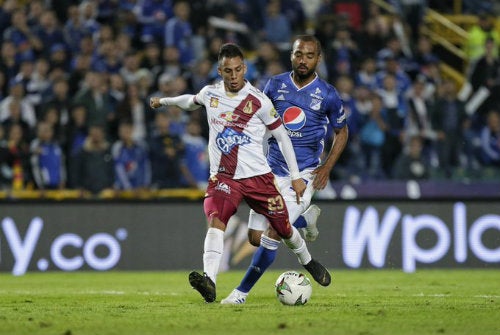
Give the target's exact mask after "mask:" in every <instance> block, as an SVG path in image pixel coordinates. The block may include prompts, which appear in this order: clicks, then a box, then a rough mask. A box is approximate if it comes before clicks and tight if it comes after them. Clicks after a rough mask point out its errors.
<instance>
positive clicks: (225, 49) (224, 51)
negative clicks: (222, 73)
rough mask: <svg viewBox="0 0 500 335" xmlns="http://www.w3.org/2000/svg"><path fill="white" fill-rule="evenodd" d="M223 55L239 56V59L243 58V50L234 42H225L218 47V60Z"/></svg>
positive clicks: (229, 56)
mask: <svg viewBox="0 0 500 335" xmlns="http://www.w3.org/2000/svg"><path fill="white" fill-rule="evenodd" d="M224 57H226V58H235V57H240V58H241V59H244V56H243V51H241V48H240V47H239V46H237V45H236V44H234V43H225V44H223V45H222V46H221V47H220V50H219V57H218V61H219V62H220V61H221V60H222V58H224Z"/></svg>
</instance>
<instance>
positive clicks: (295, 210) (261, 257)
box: [221, 35, 348, 304]
mask: <svg viewBox="0 0 500 335" xmlns="http://www.w3.org/2000/svg"><path fill="white" fill-rule="evenodd" d="M320 59H321V44H320V42H319V41H318V40H317V39H316V38H315V37H314V36H311V35H301V36H298V37H297V38H296V39H295V41H294V43H293V49H292V52H291V63H292V71H291V72H286V73H282V74H279V75H277V76H274V77H272V78H271V79H270V80H269V81H268V82H267V84H266V86H265V88H264V93H265V94H266V95H267V96H268V97H269V98H270V99H271V101H272V102H273V104H274V106H275V108H276V110H277V112H278V113H279V115H280V116H281V118H282V120H283V123H284V125H285V127H286V128H287V132H288V136H289V137H290V139H291V141H292V144H293V148H294V150H295V155H296V157H297V163H298V167H299V170H300V174H301V177H302V178H303V179H304V181H305V182H306V184H307V188H306V191H305V192H304V195H303V197H302V198H301V201H300V204H297V202H296V197H295V193H294V192H293V189H292V188H291V184H290V177H289V171H288V170H287V165H286V162H285V159H284V158H283V155H282V154H281V152H280V150H279V146H278V143H277V142H276V140H275V139H274V138H272V137H271V138H270V140H269V151H268V162H269V165H270V166H271V169H272V172H273V173H274V175H275V176H276V178H277V181H278V185H279V187H280V190H281V194H282V196H283V197H284V199H285V202H286V205H287V208H288V212H289V216H290V222H294V226H295V227H296V228H303V229H304V230H305V237H306V239H308V240H314V239H315V238H316V236H317V234H318V232H317V228H316V226H315V220H316V218H317V217H318V215H319V212H320V211H319V208H318V207H317V206H315V205H311V206H309V205H310V203H311V198H312V196H313V193H314V190H317V189H318V190H319V189H323V188H325V186H326V184H327V182H328V179H329V176H330V171H331V170H332V168H333V167H334V165H335V164H336V163H337V161H338V159H339V157H340V155H341V153H342V151H343V150H344V148H345V146H346V143H347V138H348V129H347V125H346V115H345V113H344V109H343V103H342V100H341V99H340V97H339V95H338V93H337V91H336V89H335V88H334V87H333V86H332V85H330V84H329V83H327V82H326V81H324V80H322V79H321V78H319V76H318V74H317V73H316V67H317V65H318V63H319V61H320ZM331 129H333V133H334V134H335V135H334V138H333V143H332V146H331V148H330V149H329V151H328V153H326V155H325V158H324V160H321V158H322V155H323V151H324V145H325V141H326V140H327V138H326V136H327V134H329V133H331V132H330V131H329V130H331ZM308 220H309V221H313V225H310V226H308V225H307V221H308ZM248 227H249V241H250V243H252V244H254V245H260V246H259V248H258V249H257V251H256V252H255V254H254V256H253V259H252V262H251V264H250V266H249V268H248V270H247V273H246V274H245V276H244V278H243V280H242V281H241V283H240V285H239V286H238V287H237V288H236V289H234V290H233V291H232V292H231V294H230V295H229V296H228V297H227V298H225V299H223V300H222V301H221V303H222V304H242V303H245V301H246V298H247V295H248V292H249V291H250V290H251V288H252V287H253V286H254V285H255V283H256V282H257V281H258V280H259V278H260V277H261V276H262V274H263V273H264V271H265V270H266V269H267V268H268V267H269V266H270V265H271V264H272V262H273V261H274V259H275V257H276V252H277V249H278V245H279V243H280V242H279V241H280V238H279V236H278V235H277V234H276V232H273V230H272V228H271V227H270V226H269V225H268V223H267V221H266V219H265V217H264V216H262V215H260V214H258V213H256V212H254V211H251V212H250V217H249V223H248ZM268 229H269V231H268V232H267V234H263V232H264V231H266V230H268Z"/></svg>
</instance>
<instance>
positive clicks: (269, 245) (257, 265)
mask: <svg viewBox="0 0 500 335" xmlns="http://www.w3.org/2000/svg"><path fill="white" fill-rule="evenodd" d="M260 243H261V245H260V247H259V248H258V249H257V251H256V252H255V254H254V255H253V258H252V262H251V263H250V266H249V267H248V269H247V273H246V274H245V277H243V279H242V280H241V283H240V285H239V286H238V287H237V289H238V291H241V292H244V293H248V292H249V291H250V290H251V289H252V287H253V286H254V285H255V283H257V281H258V280H259V278H260V277H262V275H263V274H264V272H265V271H266V269H267V268H268V267H269V266H270V265H271V264H272V263H273V262H274V259H275V258H276V253H277V252H278V250H277V249H278V245H279V243H280V242H279V241H276V240H273V239H271V238H269V237H267V236H265V235H262V238H261V242H260ZM263 245H265V246H266V247H264V246H263Z"/></svg>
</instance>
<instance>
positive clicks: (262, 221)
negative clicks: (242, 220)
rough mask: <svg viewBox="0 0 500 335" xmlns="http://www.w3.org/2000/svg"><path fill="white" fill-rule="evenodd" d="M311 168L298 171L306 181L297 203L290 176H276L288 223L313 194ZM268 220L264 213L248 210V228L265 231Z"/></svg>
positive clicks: (293, 220) (308, 201)
mask: <svg viewBox="0 0 500 335" xmlns="http://www.w3.org/2000/svg"><path fill="white" fill-rule="evenodd" d="M312 171H313V169H309V170H304V171H302V172H301V173H300V176H301V177H302V179H304V181H305V182H306V190H305V191H304V195H303V196H302V197H301V198H300V204H297V199H296V195H295V191H294V190H293V188H292V180H291V179H290V177H288V176H287V177H278V176H276V182H277V184H278V187H279V189H280V192H281V195H282V197H283V199H284V200H285V203H286V207H287V209H288V216H289V217H290V223H291V224H293V223H294V222H295V220H297V219H298V218H299V216H300V214H302V213H303V212H304V211H305V210H306V209H307V207H309V204H310V203H311V199H312V197H313V195H314V188H313V179H314V176H313V174H312V173H311V172H312ZM267 227H268V222H267V220H266V218H265V216H264V215H262V214H259V213H256V212H255V211H254V210H252V209H251V210H250V215H249V217H248V228H249V229H253V230H260V231H265V230H267Z"/></svg>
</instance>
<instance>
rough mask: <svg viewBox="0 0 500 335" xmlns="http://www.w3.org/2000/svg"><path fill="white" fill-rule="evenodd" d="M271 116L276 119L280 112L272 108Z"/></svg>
mask: <svg viewBox="0 0 500 335" xmlns="http://www.w3.org/2000/svg"><path fill="white" fill-rule="evenodd" d="M269 114H270V115H271V116H272V117H274V118H277V117H278V112H276V109H274V108H272V109H271V111H270V112H269Z"/></svg>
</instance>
